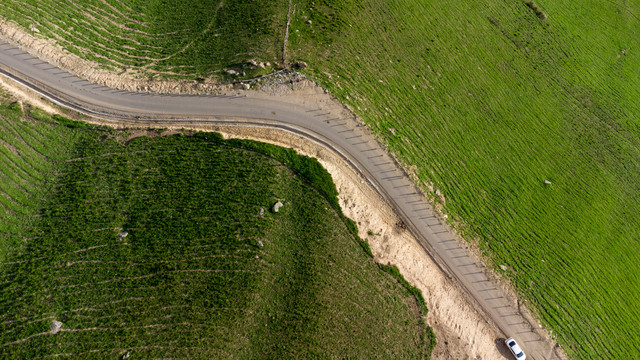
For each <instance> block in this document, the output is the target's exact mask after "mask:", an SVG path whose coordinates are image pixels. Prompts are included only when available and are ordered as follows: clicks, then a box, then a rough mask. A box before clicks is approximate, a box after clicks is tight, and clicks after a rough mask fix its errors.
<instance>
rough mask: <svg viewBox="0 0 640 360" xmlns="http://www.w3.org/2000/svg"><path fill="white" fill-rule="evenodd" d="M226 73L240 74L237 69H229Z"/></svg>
mask: <svg viewBox="0 0 640 360" xmlns="http://www.w3.org/2000/svg"><path fill="white" fill-rule="evenodd" d="M226 73H227V74H229V75H238V72H237V71H235V70H233V69H228V70H227V71H226Z"/></svg>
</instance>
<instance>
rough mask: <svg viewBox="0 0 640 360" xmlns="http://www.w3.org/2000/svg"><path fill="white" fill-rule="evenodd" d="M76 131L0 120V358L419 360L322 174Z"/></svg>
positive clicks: (288, 157)
mask: <svg viewBox="0 0 640 360" xmlns="http://www.w3.org/2000/svg"><path fill="white" fill-rule="evenodd" d="M82 125H83V124H80V123H75V122H70V121H68V120H65V119H62V118H51V117H49V116H48V115H46V114H43V113H41V112H37V111H34V112H31V113H30V116H23V114H22V112H21V110H20V107H19V106H17V105H12V106H2V107H1V108H0V137H1V138H2V144H0V151H2V154H3V157H4V161H2V162H0V164H2V166H1V172H0V174H1V175H2V176H3V181H1V182H0V194H1V195H2V196H0V198H1V199H2V204H3V206H2V207H1V208H0V211H1V212H0V218H1V219H2V222H1V224H2V228H1V229H0V235H1V236H2V238H1V241H2V249H3V253H2V256H3V258H2V259H1V260H0V278H1V282H0V354H1V355H0V357H2V358H9V357H10V358H25V359H26V358H28V359H36V358H42V357H50V356H57V357H67V358H68V357H72V358H106V357H112V358H116V357H119V356H123V355H125V354H127V353H129V354H130V355H131V356H132V358H152V357H153V358H158V357H162V358H168V357H171V358H177V357H180V358H190V359H194V358H202V359H213V358H242V359H247V358H258V359H263V358H264V359H266V358H269V359H273V358H314V357H331V358H339V357H353V358H419V359H422V358H425V357H428V355H427V354H428V353H429V352H430V349H431V345H430V344H431V342H432V341H435V339H434V338H433V336H432V333H431V331H430V329H429V328H427V327H426V326H425V324H424V320H423V319H422V317H421V316H420V313H421V312H422V313H424V311H425V309H424V308H423V307H421V306H420V305H419V304H420V303H419V302H416V298H415V297H414V296H413V295H412V294H411V293H410V290H411V289H407V288H403V287H402V286H401V284H400V282H398V281H397V280H396V279H395V278H394V277H393V276H391V275H389V274H388V273H387V272H385V271H386V270H387V269H381V268H379V267H378V266H377V265H376V264H375V263H374V262H373V260H372V258H371V257H369V255H367V253H366V252H365V251H364V250H363V248H362V246H361V244H360V243H359V242H358V239H356V237H355V236H354V235H353V233H352V232H351V231H350V230H349V226H351V225H350V224H348V223H346V222H345V219H344V218H343V216H342V215H341V213H340V209H339V208H336V207H334V205H335V204H336V199H335V197H334V196H335V186H334V185H333V183H332V182H331V179H330V176H329V175H328V174H327V173H326V171H324V170H323V169H322V168H321V167H320V166H319V164H318V163H317V162H315V161H312V160H310V159H308V158H304V157H300V156H298V155H295V153H294V152H293V151H291V150H285V149H282V148H277V147H274V146H270V145H266V144H260V143H254V142H248V141H224V140H222V139H221V138H220V136H219V135H217V134H195V135H192V136H184V135H173V136H166V137H154V138H150V137H138V138H135V139H131V138H130V135H127V132H126V131H115V130H111V129H106V128H99V127H92V126H89V127H85V126H82ZM284 164H287V166H285V165H284ZM278 200H280V201H282V202H283V203H284V206H283V207H282V208H281V209H280V211H279V212H278V213H274V212H272V211H270V209H271V206H272V205H273V204H274V203H275V202H276V201H278ZM261 208H262V209H265V210H266V211H265V212H264V213H263V215H260V213H261ZM123 232H127V234H126V236H124V233H123ZM52 321H59V322H61V323H62V326H61V330H60V332H58V333H56V334H50V333H49V331H50V329H51V328H50V326H51V323H52Z"/></svg>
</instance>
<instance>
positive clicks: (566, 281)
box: [0, 0, 640, 359]
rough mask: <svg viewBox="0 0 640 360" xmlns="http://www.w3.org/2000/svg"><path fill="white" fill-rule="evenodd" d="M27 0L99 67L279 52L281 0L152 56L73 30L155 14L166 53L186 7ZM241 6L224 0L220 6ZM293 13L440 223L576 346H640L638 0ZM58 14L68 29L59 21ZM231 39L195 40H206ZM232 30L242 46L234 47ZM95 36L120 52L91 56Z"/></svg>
mask: <svg viewBox="0 0 640 360" xmlns="http://www.w3.org/2000/svg"><path fill="white" fill-rule="evenodd" d="M31 3H34V4H35V3H36V2H31V1H27V0H23V1H15V0H13V1H5V2H3V3H2V4H0V14H2V15H3V16H6V17H7V18H9V19H12V20H14V21H17V22H18V23H20V24H22V25H23V26H24V27H25V28H26V27H28V26H29V25H30V24H31V23H34V24H35V25H36V27H38V28H39V29H40V31H41V32H42V34H45V35H46V36H49V37H52V38H54V39H58V41H59V42H60V43H61V44H64V45H65V46H66V47H67V48H69V49H70V50H71V51H74V52H76V53H78V54H80V55H82V56H86V57H89V58H92V59H96V60H99V61H102V62H103V63H104V64H106V65H109V64H110V65H111V66H113V67H117V66H120V64H123V66H140V67H144V66H146V67H147V68H148V69H154V66H156V64H160V63H162V64H165V65H166V67H165V68H164V70H162V71H171V67H170V66H169V62H173V61H175V63H172V65H171V66H175V69H176V70H175V71H176V72H180V73H182V74H187V75H189V74H190V75H189V76H202V74H205V75H206V74H212V73H215V71H217V70H220V69H222V68H224V67H225V66H227V65H229V64H233V63H237V62H239V61H246V59H247V58H251V57H253V56H254V55H255V57H258V58H263V59H265V60H266V59H272V58H277V57H278V56H279V55H278V54H279V52H278V51H279V50H278V45H277V44H278V43H279V42H282V41H283V39H284V34H283V30H282V29H284V28H285V27H286V18H287V14H288V13H289V6H288V4H287V3H286V2H284V1H267V2H260V4H261V6H260V7H259V9H257V10H256V11H254V12H249V13H250V14H252V15H251V16H250V17H251V18H254V15H253V14H255V19H261V20H260V21H255V20H254V21H253V22H254V23H255V24H267V23H268V24H270V25H268V26H266V25H265V27H261V26H257V27H256V29H257V30H256V31H254V32H248V33H250V34H251V35H250V36H247V35H246V34H247V33H243V32H237V31H235V30H234V31H232V32H233V33H234V34H238V35H239V36H245V41H234V42H232V43H226V45H221V47H222V48H225V49H228V52H227V51H226V50H225V51H221V52H219V57H218V55H216V54H214V53H212V52H206V51H203V52H197V51H196V50H197V49H196V47H194V48H193V52H190V53H189V54H190V55H189V57H186V56H185V57H182V55H176V56H174V57H171V58H170V59H169V60H166V61H165V62H157V60H145V59H144V57H142V56H140V57H138V58H136V59H134V60H126V59H124V58H126V57H127V56H129V55H126V54H138V53H137V52H138V51H143V50H145V49H148V47H147V48H145V46H147V44H150V43H151V40H149V41H148V42H141V44H144V46H143V45H140V46H139V45H137V44H136V43H135V42H130V43H127V45H126V47H125V46H120V45H118V44H119V43H118V41H119V40H118V41H116V40H109V41H103V40H100V41H96V40H95V38H96V37H95V36H94V35H84V34H90V33H91V34H92V33H94V32H96V31H95V30H93V29H94V27H95V26H98V27H103V26H104V25H101V24H104V23H106V22H113V23H122V24H127V23H128V22H127V21H121V20H118V19H120V18H123V19H124V18H127V17H131V18H136V19H137V17H144V19H142V18H140V19H139V20H137V22H136V21H130V23H131V24H132V25H131V27H132V30H127V34H128V35H123V37H126V38H135V37H136V36H138V35H135V34H138V33H139V32H141V33H140V34H141V35H139V36H140V37H146V36H149V37H153V36H157V34H159V33H163V32H155V31H152V30H150V29H151V27H153V26H152V25H150V24H151V23H152V22H157V23H158V24H164V25H162V26H167V29H173V30H171V31H174V32H164V33H163V34H165V35H163V36H162V39H161V41H163V42H165V43H166V45H163V46H166V48H167V49H174V50H168V51H170V52H171V53H174V52H177V51H176V50H175V49H179V48H180V46H179V45H170V44H171V43H172V42H175V43H176V44H178V43H180V41H183V42H182V43H181V44H184V41H186V40H182V39H183V38H184V36H183V33H181V32H180V31H179V30H184V31H185V32H186V33H188V32H189V31H191V35H190V36H192V37H191V38H196V37H197V36H199V34H201V30H198V29H202V27H199V28H196V27H192V26H182V25H180V24H181V23H180V20H179V19H181V16H182V15H180V14H182V13H180V12H176V13H175V14H176V15H175V16H174V13H173V12H162V11H160V12H153V11H151V9H152V8H153V7H154V6H156V5H151V4H164V3H161V2H153V1H151V2H144V3H143V2H139V1H134V0H129V1H124V0H122V1H116V0H107V1H106V3H108V4H110V5H109V6H111V7H114V8H117V9H120V10H119V12H120V13H121V14H129V15H126V16H120V15H117V17H118V19H114V16H115V15H101V16H97V15H99V13H97V12H96V13H95V14H94V13H92V12H91V11H90V10H86V9H87V8H88V7H89V5H87V4H91V3H92V2H90V1H77V2H73V3H71V2H69V3H68V4H69V9H68V10H67V9H65V10H62V12H63V13H62V14H60V13H53V12H52V13H51V14H49V13H44V14H41V15H38V16H37V17H36V16H35V15H33V14H34V11H35V10H34V11H32V10H33V9H32V8H33V7H34V6H35V7H37V6H39V5H27V4H31ZM52 3H53V2H52V1H50V0H48V1H38V2H37V4H52ZM186 3H189V4H192V5H191V6H193V7H194V8H199V7H201V4H204V3H205V2H202V1H196V0H191V1H188V2H185V4H186ZM252 3H253V2H248V1H232V2H225V3H224V4H225V5H224V7H222V8H221V9H225V7H227V6H228V8H229V9H231V8H234V7H236V6H250V4H252ZM255 3H256V4H257V3H258V2H255ZM101 4H102V3H101ZM141 4H147V5H141ZM206 4H209V3H206ZM216 4H219V3H218V2H217V1H216V2H214V3H211V4H210V5H211V6H213V7H214V8H215V5H216ZM28 6H31V7H32V8H28ZM42 6H43V7H44V6H45V5H42ZM46 6H50V5H46ZM101 6H102V5H101ZM183 6H187V5H183ZM207 6H208V5H207ZM24 9H30V10H29V11H26V10H24ZM134 9H135V11H134ZM216 9H217V8H216ZM254 9H256V8H254ZM215 11H220V10H215ZM215 11H214V10H211V11H210V12H209V14H211V15H213V14H218V13H219V12H215ZM64 12H69V13H71V12H75V13H74V14H75V15H74V16H73V17H71V16H69V15H65V14H64ZM87 12H89V13H90V14H94V15H95V16H94V15H92V16H93V17H91V16H84V15H82V14H83V13H87ZM114 13H115V12H114ZM290 13H291V14H292V15H291V26H290V29H289V38H288V43H287V53H288V54H289V56H290V58H289V61H293V60H304V61H306V62H307V63H308V64H309V67H308V68H307V69H305V70H304V71H305V72H306V74H307V75H308V76H309V77H311V78H313V79H314V80H316V81H317V82H319V83H320V84H322V85H323V86H325V87H326V88H328V89H329V90H330V91H331V92H332V93H333V94H334V95H336V96H337V97H338V98H339V99H341V100H342V101H344V102H345V103H346V104H348V105H349V106H350V107H351V108H352V109H353V110H354V111H355V112H356V113H357V114H358V115H359V116H360V117H361V118H362V119H363V120H364V121H365V122H366V123H367V124H368V125H369V126H370V127H371V128H372V129H373V131H374V132H375V133H376V134H377V135H378V137H379V138H380V139H381V141H383V142H384V143H385V144H387V145H388V147H389V149H390V150H391V151H392V152H393V153H394V154H395V155H396V156H397V157H398V158H399V159H401V160H402V161H403V162H404V163H405V164H406V166H407V168H411V169H415V173H416V175H417V176H418V178H419V179H420V181H421V183H422V185H424V187H425V189H429V190H428V191H432V190H430V185H431V184H433V186H432V189H433V191H435V190H439V191H440V192H441V193H442V194H443V195H444V198H445V200H446V203H445V204H444V211H445V212H446V213H447V214H448V215H449V219H451V221H452V223H453V224H454V225H455V226H456V227H457V228H458V229H459V230H460V232H461V233H462V234H463V235H465V236H466V237H467V238H468V239H470V240H471V241H477V242H478V243H479V245H480V247H481V248H482V249H483V251H484V253H485V255H486V256H487V258H488V259H489V260H490V262H491V263H492V264H493V265H494V267H495V269H496V271H498V272H500V273H502V274H503V275H504V276H505V277H506V278H507V279H509V280H510V281H511V282H512V283H513V285H514V286H515V288H516V290H517V291H518V293H520V294H521V295H522V296H523V298H524V299H525V301H527V303H528V305H529V306H530V307H531V308H532V309H533V311H534V312H536V313H537V314H538V316H539V317H540V318H541V322H542V324H544V325H545V326H546V327H548V328H549V329H550V330H552V332H553V334H554V336H557V340H558V342H559V343H560V344H561V345H562V346H563V348H564V349H565V350H566V351H567V352H568V353H569V355H570V356H572V357H573V358H577V359H627V358H633V357H635V356H636V354H637V353H639V352H640V335H638V331H637V329H638V328H640V296H637V293H638V292H639V291H640V262H639V261H638V259H640V247H639V246H638V243H639V241H640V221H639V220H638V216H637V214H639V213H640V195H639V194H640V101H638V99H640V72H639V71H638V63H639V60H640V36H639V34H640V1H638V0H626V1H594V0H574V1H568V0H559V1H551V0H535V1H532V0H509V1H502V0H500V1H498V0H480V1H466V2H464V1H438V2H434V1H423V0H404V1H399V0H390V1H381V0H361V1H355V0H346V1H337V0H319V1H307V0H294V1H292V7H291V12H290ZM131 14H134V15H131ZM137 14H142V15H137ZM153 14H160V15H153ZM65 16H66V17H65ZM83 16H84V17H83ZM153 16H156V17H155V18H154V17H153ZM193 16H194V19H196V18H201V17H202V16H203V15H202V14H201V13H200V12H197V14H195V12H194V14H193ZM72 18H77V19H78V20H77V21H84V25H83V26H75V25H73V22H74V21H76V20H73V19H72ZM211 18H214V16H211ZM215 18H218V17H215ZM80 19H82V20H80ZM105 19H113V20H105ZM166 19H169V20H166ZM226 19H227V20H229V21H228V22H217V23H216V24H218V25H216V26H221V27H227V26H228V27H229V29H238V27H241V28H243V29H250V27H248V26H246V24H245V25H238V24H240V23H242V21H241V18H234V19H231V18H226ZM196 23H197V22H196ZM56 24H58V25H56ZM134 24H145V26H147V28H146V29H145V28H142V27H138V28H135V29H137V30H133V28H134V27H135V26H142V25H135V26H134ZM167 24H171V25H167ZM242 24H244V23H242ZM174 25H175V27H174ZM56 26H59V27H56ZM69 26H74V29H76V31H75V32H70V31H63V30H61V29H68V27H69ZM114 28H120V27H119V26H114ZM125 28H126V27H125ZM265 29H271V30H265ZM118 31H124V30H118ZM138 31H139V32H138ZM163 31H169V30H163ZM112 33H116V34H117V31H116V30H113V31H112ZM211 33H214V34H215V32H211ZM211 33H209V32H207V34H211ZM181 34H182V35H181ZM220 34H222V32H221V33H220ZM242 34H245V35H242ZM104 36H107V35H104ZM207 36H208V35H207ZM225 36H226V35H224V34H223V35H220V36H219V37H216V38H215V39H217V40H207V39H206V38H199V39H200V40H201V41H199V42H197V43H198V44H201V45H198V46H202V47H207V46H217V45H216V44H220V43H219V42H218V41H226V40H225V39H227V38H226V37H225ZM229 36H231V35H229ZM187 38H189V37H188V36H187ZM229 38H230V37H229ZM265 38H269V39H270V41H259V40H258V39H265ZM87 39H88V40H87ZM92 39H94V40H92ZM109 39H111V38H109ZM83 41H84V42H83ZM136 41H138V40H136ZM209 41H211V42H209ZM254 41H255V42H254ZM239 43H240V44H243V43H246V44H248V45H246V46H244V49H246V50H237V49H235V48H233V46H236V45H238V44H239ZM104 46H107V47H110V48H114V49H116V50H118V51H120V52H121V53H123V54H124V55H118V54H120V53H119V52H118V51H114V53H115V55H113V56H109V59H102V60H101V58H100V56H99V55H100V54H105V52H104V51H105V50H101V49H102V47H104ZM153 46H160V45H153ZM130 47H131V48H132V49H130ZM149 51H150V52H149V53H152V52H162V51H165V50H149ZM236 52H237V54H238V56H237V57H234V56H235V55H233V54H236ZM249 52H251V53H249ZM106 54H109V52H106ZM180 54H183V53H180ZM185 54H186V53H185ZM259 54H260V55H259ZM191 55H193V56H191ZM136 56H138V55H136ZM194 56H195V57H194ZM149 57H150V58H153V59H160V58H162V56H160V55H153V56H149ZM211 57H213V58H215V59H219V60H211ZM112 58H113V59H116V60H115V61H116V62H117V64H113V61H112V60H110V59H112ZM121 58H122V59H121ZM180 59H182V60H180ZM180 61H184V62H183V63H180ZM194 64H203V65H202V67H199V68H195V67H194ZM163 66H164V65H163ZM208 66H209V67H208ZM182 69H184V71H182ZM159 70H160V69H159ZM545 180H547V181H549V182H550V184H545ZM435 197H436V196H435V195H434V198H435ZM3 201H4V200H3ZM501 265H504V266H505V267H506V268H507V270H502V267H501Z"/></svg>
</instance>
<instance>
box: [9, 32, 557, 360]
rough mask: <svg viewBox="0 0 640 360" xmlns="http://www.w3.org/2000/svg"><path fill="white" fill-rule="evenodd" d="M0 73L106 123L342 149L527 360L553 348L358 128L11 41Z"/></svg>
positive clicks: (323, 114)
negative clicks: (127, 85)
mask: <svg viewBox="0 0 640 360" xmlns="http://www.w3.org/2000/svg"><path fill="white" fill-rule="evenodd" d="M0 73H1V74H2V75H4V76H7V77H9V78H12V79H14V80H16V81H18V82H20V83H22V84H23V85H26V86H27V87H30V88H31V89H33V90H35V91H37V92H39V93H40V94H42V95H43V96H45V97H47V98H49V99H50V100H52V101H54V102H56V103H58V104H60V105H63V106H66V107H69V108H72V109H74V110H77V111H80V112H83V113H85V114H88V115H91V116H94V117H100V118H105V119H109V118H111V119H126V120H136V119H140V118H144V119H145V120H147V121H148V120H153V121H157V122H158V123H166V124H167V125H169V124H173V125H175V124H179V123H185V124H186V123H191V122H198V123H214V124H220V123H222V124H224V123H227V124H228V123H234V124H236V123H241V124H247V125H260V126H272V127H279V128H284V129H287V130H289V131H294V132H297V133H300V134H304V135H305V136H307V137H310V138H312V139H314V140H315V141H318V142H320V143H322V144H323V145H325V146H327V147H329V148H332V149H333V150H335V151H337V152H339V153H340V154H341V155H342V156H343V157H344V158H345V159H346V160H348V161H349V162H350V163H351V164H352V165H353V166H355V167H356V168H357V169H359V170H360V172H361V173H362V174H363V175H364V176H365V177H366V178H367V179H368V181H369V182H370V184H371V185H373V186H374V188H376V189H377V191H378V192H379V193H380V194H381V195H382V196H383V197H384V198H385V199H386V200H387V201H388V202H389V203H391V204H392V206H393V207H394V208H395V209H396V211H397V213H398V214H399V215H400V217H401V218H402V219H403V221H404V222H405V224H406V225H407V228H408V229H409V230H410V231H411V232H412V233H413V235H414V236H415V237H416V238H417V239H418V241H419V242H420V244H421V245H422V247H423V248H424V249H425V251H427V252H428V253H429V255H430V256H431V257H432V258H433V259H434V260H435V261H436V263H437V264H438V265H439V266H440V267H441V269H442V270H443V272H444V273H445V274H446V275H447V276H449V277H452V278H454V279H456V280H457V281H458V282H459V283H460V284H461V286H462V287H463V288H464V289H465V290H466V292H467V293H468V294H469V295H470V296H471V297H472V298H473V299H475V300H476V301H477V305H478V306H477V307H478V308H479V309H481V310H482V311H484V312H485V314H486V315H487V317H488V318H490V319H491V320H492V321H493V322H494V323H495V324H496V325H497V327H498V328H499V329H500V330H501V331H502V332H503V334H504V335H506V336H512V337H515V338H516V339H517V340H518V342H519V343H520V344H521V346H522V348H523V349H524V350H525V352H526V353H527V355H528V358H530V359H538V360H541V359H551V358H553V356H554V355H553V348H550V347H549V345H548V344H547V343H545V342H544V341H543V339H542V338H541V337H540V335H539V334H538V333H536V331H535V325H533V324H531V323H530V322H528V321H527V320H526V319H525V318H524V317H523V316H522V315H521V314H520V313H519V311H518V309H517V307H516V306H513V303H512V302H510V301H509V300H508V299H507V296H506V294H505V293H504V292H503V291H502V289H501V288H500V286H498V285H497V284H496V283H495V282H494V281H493V280H491V279H490V278H489V277H488V276H487V275H486V269H485V268H484V267H482V266H481V265H479V264H476V263H475V262H474V261H473V260H472V258H471V257H470V256H469V253H468V251H467V250H466V249H465V248H463V247H461V245H460V243H459V242H458V241H457V240H456V236H455V234H454V233H453V232H452V231H451V229H450V228H449V227H448V226H447V225H445V224H442V223H441V222H440V221H439V220H438V218H437V217H436V216H435V212H434V210H433V208H432V207H431V206H430V205H429V203H428V202H427V201H426V199H425V198H424V196H423V195H421V194H420V192H419V191H417V190H416V187H415V186H414V185H413V183H412V182H411V180H410V179H409V178H408V176H407V175H406V174H405V173H404V172H403V171H402V169H401V168H400V167H399V166H398V165H397V164H396V162H395V161H394V160H393V159H392V158H391V157H390V156H389V154H388V153H387V152H386V151H385V150H384V149H383V147H382V146H380V144H379V143H378V142H377V141H376V140H375V139H373V138H372V137H371V136H370V135H367V132H365V131H362V129H361V128H359V127H358V126H357V125H355V124H352V123H351V122H347V121H345V120H343V119H339V118H330V117H329V114H328V112H327V111H323V110H322V109H306V108H303V107H299V106H295V105H292V104H287V103H283V102H279V101H275V100H266V99H253V98H247V97H243V96H186V95H184V96H183V95H157V94H146V93H132V92H126V91H119V90H114V89H110V88H106V87H104V86H99V85H95V84H92V83H89V82H88V81H86V80H82V79H79V78H77V77H75V76H74V75H71V74H69V73H67V72H66V71H63V70H60V69H59V68H57V67H55V66H53V65H51V64H49V63H47V62H44V61H42V60H40V59H38V58H35V57H33V56H31V55H30V54H28V53H26V52H24V51H22V50H21V49H19V48H16V47H14V46H12V45H10V44H8V43H6V42H0Z"/></svg>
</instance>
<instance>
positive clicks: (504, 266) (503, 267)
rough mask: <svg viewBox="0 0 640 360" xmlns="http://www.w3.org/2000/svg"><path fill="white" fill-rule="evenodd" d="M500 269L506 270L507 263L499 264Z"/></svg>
mask: <svg viewBox="0 0 640 360" xmlns="http://www.w3.org/2000/svg"><path fill="white" fill-rule="evenodd" d="M500 269H502V270H503V271H507V269H508V268H507V265H500Z"/></svg>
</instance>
